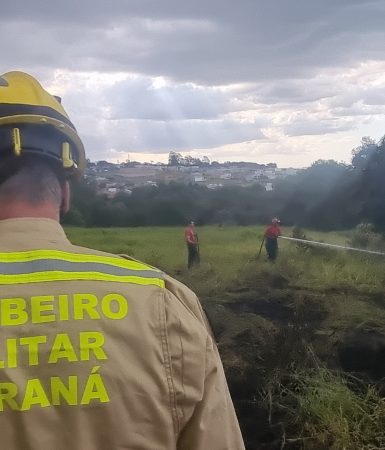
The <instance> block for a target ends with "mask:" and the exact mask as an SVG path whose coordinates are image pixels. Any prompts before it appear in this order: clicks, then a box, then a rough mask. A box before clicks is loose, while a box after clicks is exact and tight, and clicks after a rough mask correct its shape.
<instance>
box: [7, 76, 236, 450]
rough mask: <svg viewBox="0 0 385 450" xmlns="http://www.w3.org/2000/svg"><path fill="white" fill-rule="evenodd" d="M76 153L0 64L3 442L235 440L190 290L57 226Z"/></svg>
mask: <svg viewBox="0 0 385 450" xmlns="http://www.w3.org/2000/svg"><path fill="white" fill-rule="evenodd" d="M84 166H85V155H84V149H83V145H82V142H81V141H80V139H79V137H78V135H77V132H76V130H75V127H74V126H73V124H72V123H71V121H70V120H69V118H68V116H67V114H66V112H65V111H64V109H63V107H62V106H61V104H60V103H59V101H58V100H57V99H56V98H54V97H53V96H51V95H49V94H48V93H47V92H46V91H44V90H43V88H42V87H41V86H40V84H39V83H38V82H37V81H36V80H35V79H34V78H32V77H30V76H29V75H27V74H24V73H21V72H9V73H7V74H4V75H3V76H1V77H0V285H1V291H0V292H1V298H0V418H1V420H0V434H1V448H4V449H6V450H53V449H58V450H70V449H71V450H115V449H116V450H120V449H123V448H124V449H136V450H155V449H156V450H172V449H180V450H208V449H210V450H225V449H229V450H230V449H231V450H238V449H240V450H241V449H244V445H243V442H242V438H241V434H240V431H239V427H238V422H237V419H236V416H235V413H234V409H233V405H232V402H231V398H230V395H229V392H228V388H227V384H226V380H225V376H224V373H223V369H222V365H221V361H220V358H219V355H218V351H217V348H216V345H215V343H214V341H213V338H212V335H211V333H210V330H209V327H208V325H207V321H206V318H205V315H204V313H203V312H202V308H201V305H200V303H199V301H198V299H197V297H196V296H195V295H194V294H193V293H192V292H191V291H190V290H189V289H188V288H186V287H185V286H184V285H182V284H181V283H179V282H177V281H176V280H174V279H172V278H170V277H168V276H167V275H165V274H163V273H162V272H161V271H159V270H157V269H155V268H153V267H150V266H147V265H146V264H143V263H141V262H139V261H136V260H133V259H131V258H129V257H118V256H115V255H112V254H108V253H103V252H99V251H96V250H91V249H87V248H82V247H78V246H75V245H72V244H71V243H70V242H69V241H68V239H67V238H66V236H65V234H64V231H63V229H62V228H61V226H60V225H59V217H60V215H61V214H63V213H65V212H66V211H67V210H68V208H69V199H70V188H69V183H68V180H69V178H71V177H76V176H79V175H80V174H81V173H82V171H83V169H84Z"/></svg>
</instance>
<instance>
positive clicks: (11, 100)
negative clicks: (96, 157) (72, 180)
mask: <svg viewBox="0 0 385 450" xmlns="http://www.w3.org/2000/svg"><path fill="white" fill-rule="evenodd" d="M24 153H28V154H36V155H40V156H44V157H48V158H51V159H54V160H56V161H58V162H60V164H61V166H62V167H63V169H64V171H65V173H66V174H67V175H68V176H72V175H78V176H79V175H81V174H82V173H83V172H84V168H85V151H84V146H83V143H82V141H81V140H80V138H79V135H78V133H77V131H76V128H75V126H74V125H73V124H72V122H71V121H70V119H69V117H68V115H67V113H66V112H65V110H64V108H63V107H62V105H61V103H60V99H59V97H55V96H53V95H50V94H49V93H48V92H47V91H45V90H44V89H43V88H42V86H41V85H40V83H39V82H38V81H37V80H36V79H35V78H33V77H32V76H30V75H28V74H26V73H24V72H8V73H5V74H4V75H1V76H0V159H1V157H2V156H4V155H5V154H7V155H12V154H13V155H15V156H20V155H23V154H24Z"/></svg>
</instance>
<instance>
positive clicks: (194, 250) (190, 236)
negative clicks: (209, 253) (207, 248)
mask: <svg viewBox="0 0 385 450" xmlns="http://www.w3.org/2000/svg"><path fill="white" fill-rule="evenodd" d="M184 237H185V241H186V245H187V268H188V269H191V267H192V266H193V265H194V264H199V263H200V256H199V241H198V234H197V232H196V230H195V223H194V222H190V223H189V224H188V226H187V227H186V229H185V230H184Z"/></svg>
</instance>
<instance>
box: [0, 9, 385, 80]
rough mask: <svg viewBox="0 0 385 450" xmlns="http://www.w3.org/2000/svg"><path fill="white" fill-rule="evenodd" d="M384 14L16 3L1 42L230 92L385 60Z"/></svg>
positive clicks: (43, 58) (90, 65)
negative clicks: (237, 86) (242, 85)
mask: <svg viewBox="0 0 385 450" xmlns="http://www.w3.org/2000/svg"><path fill="white" fill-rule="evenodd" d="M384 12H385V5H384V3H383V2H382V1H355V0H349V1H343V0H342V1H341V0H340V1H335V0H323V1H319V0H317V1H315V0H301V1H297V2H291V1H288V0H271V1H269V2H266V1H262V0H240V1H239V2H237V4H236V5H235V4H233V3H232V2H223V1H219V0H211V1H210V2H206V1H205V2H203V0H197V1H195V2H180V1H177V0H168V1H165V2H159V1H155V0H154V1H143V0H141V1H127V0H110V1H109V2H105V1H90V0H83V1H82V2H78V1H76V2H75V1H74V0H68V1H66V2H64V3H61V4H60V8H58V7H57V4H56V3H55V2H47V1H43V0H39V1H33V2H28V1H27V0H19V1H17V0H13V1H12V2H8V3H7V4H6V5H3V6H2V13H1V16H0V23H1V27H0V29H1V32H0V33H1V34H0V36H1V38H2V39H1V41H0V42H2V56H3V60H4V56H6V58H5V61H7V60H8V58H9V59H10V60H11V61H12V60H15V62H17V61H16V59H17V60H18V61H22V60H24V59H25V60H27V61H30V62H31V63H34V64H35V65H41V66H44V67H52V68H53V67H55V68H58V67H61V68H70V69H71V70H98V71H130V72H136V73H141V74H147V75H150V76H158V75H163V76H168V77H170V78H172V79H174V80H178V81H183V82H185V81H194V82H196V83H200V84H227V83H233V82H240V81H249V82H250V81H256V80H262V79H266V78H286V77H297V76H298V77H301V76H302V77H303V76H313V75H314V74H316V73H317V71H318V70H320V68H322V67H330V66H335V65H338V66H343V65H345V64H350V63H351V62H352V61H355V60H357V57H363V56H365V57H370V58H373V59H383V58H384V48H383V41H384V33H385V30H384V27H383V17H384V15H383V14H384ZM20 30H23V32H20ZM10 34H12V39H9V35H10ZM7 36H8V39H6V37H7ZM26 36H28V38H27V39H26ZM7 49H9V51H7Z"/></svg>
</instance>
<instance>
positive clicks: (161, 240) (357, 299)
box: [68, 227, 385, 450]
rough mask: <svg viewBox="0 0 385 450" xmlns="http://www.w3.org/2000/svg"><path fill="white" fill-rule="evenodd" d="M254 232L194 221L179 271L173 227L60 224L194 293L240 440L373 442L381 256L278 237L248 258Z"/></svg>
mask: <svg viewBox="0 0 385 450" xmlns="http://www.w3.org/2000/svg"><path fill="white" fill-rule="evenodd" d="M261 232H262V230H261V228H257V227H203V228H202V229H200V230H199V236H200V242H201V257H202V263H201V266H200V267H199V268H196V269H194V270H192V271H191V272H187V270H186V269H185V248H184V243H183V230H182V229H181V228H147V229H146V228H141V229H138V228H136V229H108V230H102V229H95V230H85V229H73V228H71V229H68V233H69V235H70V237H71V238H72V239H73V241H74V242H76V243H79V244H81V245H89V246H94V247H97V248H100V249H102V250H107V251H112V252H114V253H129V254H131V255H132V256H134V257H136V258H138V259H142V260H144V261H146V262H148V263H150V264H153V265H156V266H158V267H160V268H162V269H163V270H165V271H166V272H168V273H169V274H170V275H173V276H175V277H177V278H179V279H180V280H181V281H183V282H184V283H185V284H187V285H188V286H190V287H191V288H192V289H193V290H194V291H195V292H197V294H198V295H199V297H200V299H201V301H202V304H203V305H204V308H205V310H206V312H207V315H208V317H209V319H210V321H211V324H212V328H213V331H214V333H215V336H216V339H217V342H218V347H219V350H220V352H221V355H222V359H223V363H224V366H225V370H226V374H227V378H228V381H229V385H230V389H231V393H232V396H233V399H234V402H235V405H236V408H237V411H238V415H239V419H240V423H241V427H242V430H243V433H244V436H245V440H246V443H247V448H248V449H249V450H254V449H270V450H273V449H274V450H275V449H281V448H285V449H309V450H310V449H311V450H313V449H325V450H326V449H335V450H339V449H342V448H347V449H357V450H358V449H368V450H369V449H377V448H378V449H380V448H384V447H383V445H385V432H384V431H383V430H384V425H385V423H384V420H385V419H384V417H385V404H384V400H383V399H381V393H383V392H384V386H383V385H382V384H381V379H382V378H383V377H385V358H384V356H385V332H384V330H385V288H384V281H385V275H384V273H383V267H384V260H383V259H382V257H380V256H372V255H365V254H360V253H359V254H355V253H351V252H349V253H348V252H343V251H342V252H341V251H339V252H338V251H334V250H328V249H326V250H325V249H323V248H312V247H298V246H296V245H295V244H293V243H291V242H287V241H285V242H284V241H280V255H279V258H278V261H277V263H276V264H275V265H271V264H269V263H267V262H265V260H264V254H263V253H262V255H261V257H260V258H259V259H256V258H255V255H256V253H257V252H258V249H259V244H260V241H261ZM290 233H291V230H286V234H287V235H290ZM307 237H310V238H313V239H323V240H324V241H327V242H332V243H339V244H345V243H346V242H347V241H348V240H349V242H351V241H352V239H354V238H357V236H355V235H354V234H353V233H342V232H341V233H338V234H337V233H328V234H326V233H316V232H310V231H309V232H307ZM379 239H380V238H379ZM378 242H380V241H378ZM378 242H377V245H379V244H378Z"/></svg>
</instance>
